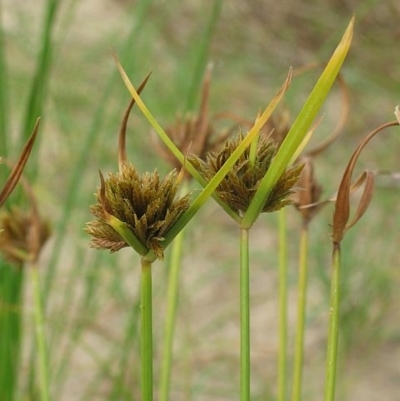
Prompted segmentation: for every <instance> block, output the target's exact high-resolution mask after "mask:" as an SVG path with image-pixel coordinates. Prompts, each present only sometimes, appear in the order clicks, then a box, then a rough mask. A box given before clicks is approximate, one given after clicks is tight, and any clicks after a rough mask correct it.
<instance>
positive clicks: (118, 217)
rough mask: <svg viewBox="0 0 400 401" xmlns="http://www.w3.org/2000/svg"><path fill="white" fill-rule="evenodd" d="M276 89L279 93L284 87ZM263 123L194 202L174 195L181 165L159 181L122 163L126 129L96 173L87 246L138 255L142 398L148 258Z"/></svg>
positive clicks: (148, 385)
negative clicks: (112, 164) (110, 166)
mask: <svg viewBox="0 0 400 401" xmlns="http://www.w3.org/2000/svg"><path fill="white" fill-rule="evenodd" d="M118 68H119V70H120V72H121V75H122V77H123V79H124V81H125V83H126V85H127V86H128V89H129V90H130V92H131V94H132V97H133V100H132V102H131V103H133V101H135V102H136V103H137V104H138V105H139V107H140V108H141V109H142V110H143V109H144V110H145V111H146V117H147V118H148V119H149V120H150V121H151V122H152V124H153V127H155V128H156V130H158V132H159V133H161V134H162V139H163V140H164V143H165V144H166V145H167V146H168V147H170V148H171V150H173V152H174V154H175V155H176V156H177V157H178V159H180V160H182V163H183V164H185V167H187V169H188V171H189V172H190V173H193V175H194V176H195V177H197V178H200V179H201V180H202V182H203V183H205V180H204V179H203V178H202V177H201V175H200V174H199V173H198V172H197V171H196V169H195V168H194V167H193V166H192V165H191V164H190V162H189V161H187V162H185V156H184V155H183V154H182V153H181V151H180V150H179V149H178V148H177V147H176V146H175V145H174V144H173V142H172V141H171V140H170V139H169V137H168V136H167V135H166V134H165V132H164V131H163V130H162V128H161V127H160V126H159V124H158V123H156V121H155V119H154V117H152V116H151V114H150V113H149V111H148V109H147V108H146V106H145V105H144V103H143V101H142V100H141V98H140V97H139V94H138V92H137V91H136V90H135V89H134V87H133V86H132V84H131V83H130V81H129V79H128V77H127V75H126V74H125V72H124V70H123V68H122V66H121V65H120V64H119V63H118ZM146 81H147V79H146V80H145V81H144V82H143V84H142V85H141V86H140V88H139V89H138V91H139V92H140V90H141V89H142V88H143V87H144V85H145V83H146ZM284 88H286V86H285V87H284ZM281 92H282V94H283V90H281ZM276 104H277V101H275V102H274V103H273V106H275V105H276ZM271 111H272V106H270V107H269V108H267V111H266V112H265V113H264V116H262V117H263V118H264V122H265V116H266V115H267V113H270V112H271ZM128 113H129V112H128ZM126 115H127V114H126ZM262 125H263V120H262V118H260V120H258V121H257V123H256V127H255V129H254V130H253V133H252V135H248V136H247V137H246V138H245V139H244V140H243V141H242V143H241V144H240V146H239V147H238V148H237V149H236V151H235V152H234V153H233V154H232V155H231V156H230V157H229V158H228V159H227V160H226V162H225V163H224V165H223V166H222V168H221V170H220V171H219V173H218V174H217V175H216V176H215V177H213V179H212V180H211V181H210V182H209V183H208V184H207V185H205V188H204V189H203V190H202V191H201V192H200V194H199V195H198V196H197V198H196V199H194V201H193V202H191V200H190V194H187V195H184V196H181V197H180V198H178V199H176V200H175V195H176V193H177V190H178V187H179V185H180V183H181V181H182V179H183V173H184V170H183V169H182V170H181V172H180V173H179V175H177V174H176V172H175V170H174V171H172V172H171V173H170V174H168V175H167V177H166V178H164V180H162V181H160V178H159V175H158V173H157V171H154V172H153V173H151V174H150V173H145V174H143V175H140V174H139V173H138V172H137V170H136V168H135V167H134V166H133V165H132V164H128V163H127V161H126V149H125V142H126V141H125V130H121V132H120V140H119V144H120V145H119V160H118V165H119V173H117V174H110V175H109V177H108V178H107V179H105V178H104V177H103V175H102V174H101V173H100V181H101V186H100V189H99V190H98V192H97V200H98V203H97V204H95V205H93V206H92V207H91V212H92V214H93V215H94V216H95V218H96V219H95V220H94V221H92V222H89V223H87V225H86V231H87V232H88V233H89V234H90V235H91V236H93V239H92V242H91V245H92V246H93V247H95V248H97V249H108V250H109V251H111V252H116V251H118V250H120V249H122V248H124V247H127V246H130V247H132V248H133V249H134V250H135V251H136V252H137V253H138V254H139V255H140V256H141V267H142V268H141V367H142V369H141V394H142V400H143V401H149V400H152V399H153V355H152V354H153V344H152V278H151V276H152V274H151V266H152V263H153V262H154V261H155V260H156V259H163V257H164V250H165V248H166V247H167V246H168V245H169V244H170V243H171V242H172V241H173V240H174V238H175V237H176V236H177V235H178V234H179V233H180V232H181V230H182V229H183V228H184V227H185V226H186V224H188V222H189V221H190V220H191V219H192V218H193V217H194V215H195V214H196V213H197V212H198V211H199V210H200V208H201V207H202V205H203V204H204V203H205V202H206V201H207V199H208V198H209V197H210V196H211V195H212V194H213V193H214V190H215V188H216V187H218V185H219V184H220V183H221V181H222V180H223V179H224V177H225V175H226V174H227V173H228V172H229V169H230V168H231V166H232V165H234V164H235V162H236V161H237V160H238V158H239V157H240V156H241V154H242V153H243V152H244V151H245V150H246V148H247V147H248V146H249V145H250V143H251V140H252V139H253V138H254V136H255V135H256V133H257V132H258V131H259V130H260V128H261V127H262ZM186 163H187V166H186Z"/></svg>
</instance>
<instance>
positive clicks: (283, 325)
mask: <svg viewBox="0 0 400 401" xmlns="http://www.w3.org/2000/svg"><path fill="white" fill-rule="evenodd" d="M286 245H287V243H286V210H285V209H281V210H280V211H279V354H278V401H285V400H286V376H287V246H286Z"/></svg>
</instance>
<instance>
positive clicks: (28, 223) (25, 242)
mask: <svg viewBox="0 0 400 401" xmlns="http://www.w3.org/2000/svg"><path fill="white" fill-rule="evenodd" d="M0 227H1V228H2V232H1V234H0V251H1V252H2V253H3V255H4V258H5V259H6V260H8V261H10V262H12V263H15V264H17V265H22V264H24V263H25V262H29V261H35V260H36V259H37V257H38V255H39V252H40V250H41V248H42V247H43V245H44V244H45V242H46V240H47V239H48V238H49V236H50V225H49V224H48V223H47V222H46V221H44V220H43V219H40V218H37V216H35V215H34V211H31V212H26V211H22V210H21V209H18V208H11V209H10V210H8V211H2V212H1V214H0Z"/></svg>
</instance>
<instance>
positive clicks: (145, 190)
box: [86, 164, 190, 258]
mask: <svg viewBox="0 0 400 401" xmlns="http://www.w3.org/2000/svg"><path fill="white" fill-rule="evenodd" d="M178 187H179V186H178V182H177V173H176V171H175V170H173V171H172V172H170V173H169V174H168V175H167V176H166V177H165V178H164V179H163V180H161V179H160V176H159V174H158V172H157V171H156V170H155V171H154V172H153V173H148V172H147V173H144V174H143V175H141V174H139V173H138V172H137V170H136V169H135V167H134V166H133V165H132V164H125V165H124V168H123V169H122V171H121V172H120V173H116V174H109V176H108V178H107V179H105V180H104V199H103V201H102V199H101V189H99V191H98V192H97V195H96V197H97V200H98V201H99V203H97V204H95V205H92V206H91V208H90V210H91V212H92V214H93V215H94V216H95V217H96V220H94V221H92V222H89V223H88V224H87V225H86V231H87V232H88V233H89V234H90V235H92V236H93V239H92V242H91V246H92V247H94V248H98V249H108V250H110V252H116V251H118V250H120V249H121V248H124V247H126V246H129V244H128V243H127V242H126V241H125V240H124V238H122V237H121V236H120V234H119V233H118V232H117V231H116V230H115V229H114V228H113V227H112V226H111V225H110V224H109V222H108V216H114V217H115V218H117V219H118V220H120V221H121V222H123V223H125V224H126V226H127V227H128V228H129V230H130V231H131V232H132V233H133V234H134V236H135V237H136V238H137V239H138V240H139V241H140V242H141V244H142V245H143V246H144V247H145V248H147V249H148V250H151V251H153V252H154V254H155V255H156V256H157V257H158V258H163V256H164V253H163V247H162V244H161V243H162V241H163V239H164V236H165V234H166V233H167V232H168V230H169V229H170V228H171V227H172V226H173V225H174V223H175V222H176V221H177V220H178V218H179V217H180V216H181V214H182V213H183V212H185V211H186V210H187V208H188V207H189V203H190V195H186V196H183V197H181V198H177V199H175V197H176V192H177V189H178Z"/></svg>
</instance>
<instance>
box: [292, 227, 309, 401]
mask: <svg viewBox="0 0 400 401" xmlns="http://www.w3.org/2000/svg"><path fill="white" fill-rule="evenodd" d="M307 248H308V229H307V225H306V224H303V227H302V229H301V233H300V255H299V282H298V295H297V327H296V338H295V350H294V369H293V389H292V401H300V400H301V386H302V375H303V359H304V328H305V320H306V304H307V277H308V266H307Z"/></svg>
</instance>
